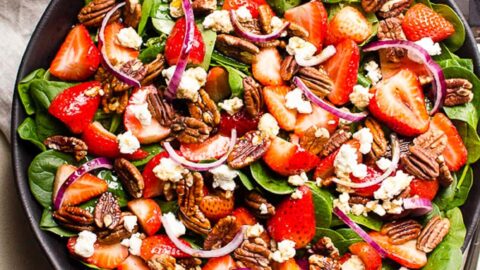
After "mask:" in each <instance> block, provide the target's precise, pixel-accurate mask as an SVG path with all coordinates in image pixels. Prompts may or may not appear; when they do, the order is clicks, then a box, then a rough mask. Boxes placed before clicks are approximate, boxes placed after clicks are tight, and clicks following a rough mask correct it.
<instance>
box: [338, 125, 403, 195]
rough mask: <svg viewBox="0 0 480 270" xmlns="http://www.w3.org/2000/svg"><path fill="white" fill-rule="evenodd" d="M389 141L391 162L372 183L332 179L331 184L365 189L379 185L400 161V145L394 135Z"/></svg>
mask: <svg viewBox="0 0 480 270" xmlns="http://www.w3.org/2000/svg"><path fill="white" fill-rule="evenodd" d="M390 141H391V144H392V162H391V164H390V167H388V169H387V170H386V171H385V172H384V173H383V174H382V175H380V176H379V177H377V178H375V179H374V180H372V181H368V182H364V183H354V182H348V181H344V180H340V179H338V178H333V180H332V181H333V182H335V183H337V184H339V185H342V186H346V187H351V188H366V187H370V186H373V185H376V184H378V183H381V182H382V181H383V180H385V179H387V177H389V176H390V175H391V174H392V173H393V171H395V169H396V168H397V165H398V161H399V160H400V144H399V143H398V140H397V136H395V134H393V133H392V134H391V135H390Z"/></svg>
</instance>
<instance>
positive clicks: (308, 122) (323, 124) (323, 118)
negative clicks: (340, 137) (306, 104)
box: [294, 103, 338, 137]
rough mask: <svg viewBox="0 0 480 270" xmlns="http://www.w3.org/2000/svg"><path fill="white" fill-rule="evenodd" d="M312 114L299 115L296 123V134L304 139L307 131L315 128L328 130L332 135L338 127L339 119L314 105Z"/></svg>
mask: <svg viewBox="0 0 480 270" xmlns="http://www.w3.org/2000/svg"><path fill="white" fill-rule="evenodd" d="M312 109H313V111H312V113H309V114H304V113H301V114H298V115H297V121H296V122H295V130H294V132H295V134H296V135H298V136H300V137H302V136H303V134H304V133H305V131H307V129H309V128H311V127H312V126H315V127H317V128H326V129H327V130H328V132H330V134H332V133H333V132H334V131H335V130H336V129H337V126H338V117H337V116H335V115H334V114H331V113H329V112H327V111H326V110H324V109H322V108H320V107H319V106H317V105H315V104H313V103H312Z"/></svg>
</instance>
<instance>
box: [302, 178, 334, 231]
mask: <svg viewBox="0 0 480 270" xmlns="http://www.w3.org/2000/svg"><path fill="white" fill-rule="evenodd" d="M307 186H308V187H309V188H310V190H311V191H312V196H313V205H314V208H315V220H316V226H317V227H320V228H328V227H330V224H331V223H332V211H333V210H332V209H333V198H332V195H331V194H330V193H329V192H328V191H326V190H323V189H320V188H319V187H317V186H316V185H315V183H313V182H308V183H307Z"/></svg>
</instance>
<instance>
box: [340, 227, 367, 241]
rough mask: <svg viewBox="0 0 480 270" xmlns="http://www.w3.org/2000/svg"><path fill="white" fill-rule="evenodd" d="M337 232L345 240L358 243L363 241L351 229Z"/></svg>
mask: <svg viewBox="0 0 480 270" xmlns="http://www.w3.org/2000/svg"><path fill="white" fill-rule="evenodd" d="M337 232H338V233H339V234H341V235H342V236H343V238H345V239H347V240H358V241H359V242H360V241H363V239H362V238H361V237H360V236H359V235H358V234H357V233H356V232H355V231H354V230H352V229H349V228H342V229H338V230H337Z"/></svg>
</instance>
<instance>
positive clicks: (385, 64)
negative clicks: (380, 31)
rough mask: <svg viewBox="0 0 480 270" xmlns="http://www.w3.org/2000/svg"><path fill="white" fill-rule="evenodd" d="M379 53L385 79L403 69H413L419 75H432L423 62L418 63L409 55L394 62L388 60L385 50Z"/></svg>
mask: <svg viewBox="0 0 480 270" xmlns="http://www.w3.org/2000/svg"><path fill="white" fill-rule="evenodd" d="M378 53H379V56H380V70H381V71H382V78H383V79H384V80H386V79H388V78H391V77H393V75H395V74H397V73H398V72H399V71H400V70H402V69H408V70H410V71H413V73H415V74H416V75H417V77H420V76H430V73H429V71H428V70H427V68H426V67H425V65H424V64H423V63H417V62H415V61H413V60H411V59H410V58H408V57H403V58H402V59H401V60H400V61H399V62H397V63H394V62H392V61H389V60H388V58H387V56H386V55H387V54H386V51H385V50H380V51H379V52H378Z"/></svg>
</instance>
